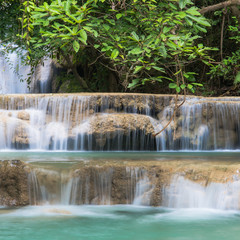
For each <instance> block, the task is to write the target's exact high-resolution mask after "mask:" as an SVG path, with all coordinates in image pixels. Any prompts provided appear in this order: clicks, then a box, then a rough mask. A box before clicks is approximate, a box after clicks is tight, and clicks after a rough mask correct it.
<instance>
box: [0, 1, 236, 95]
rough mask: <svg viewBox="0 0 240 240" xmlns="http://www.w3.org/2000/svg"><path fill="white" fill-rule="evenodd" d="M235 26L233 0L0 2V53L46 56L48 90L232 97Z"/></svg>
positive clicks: (37, 60) (35, 59)
mask: <svg viewBox="0 0 240 240" xmlns="http://www.w3.org/2000/svg"><path fill="white" fill-rule="evenodd" d="M239 21H240V0H229V1H219V0H203V1H198V0H195V1H194V0H193V1H191V0H169V1H166V0H85V1H79V0H78V1H77V0H67V1H64V0H48V1H41V0H27V1H23V0H8V1H4V0H2V1H1V2H0V39H1V45H2V48H1V50H0V51H1V52H2V54H6V52H10V51H19V52H20V49H24V50H25V51H24V52H25V54H24V55H23V61H24V62H25V63H26V64H29V65H31V67H32V72H31V73H33V72H34V69H35V67H36V66H37V65H38V64H44V59H47V58H51V59H53V61H54V65H55V68H56V69H57V77H56V79H55V80H54V81H55V90H54V91H56V92H83V91H87V92H89V91H90V92H142V93H145V92H147V93H177V94H182V93H184V94H192V93H194V94H197V95H202V96H228V95H240V48H239V42H240V31H239V28H240V25H239ZM26 80H27V81H31V75H29V78H28V79H26Z"/></svg>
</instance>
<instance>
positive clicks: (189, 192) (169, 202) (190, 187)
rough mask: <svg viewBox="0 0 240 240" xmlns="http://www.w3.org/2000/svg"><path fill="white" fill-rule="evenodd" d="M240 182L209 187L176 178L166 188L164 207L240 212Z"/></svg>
mask: <svg viewBox="0 0 240 240" xmlns="http://www.w3.org/2000/svg"><path fill="white" fill-rule="evenodd" d="M239 204H240V181H239V180H235V181H232V182H230V181H229V182H226V183H214V182H211V183H209V184H208V185H207V186H203V185H201V184H200V183H195V182H192V181H190V180H188V179H185V178H184V177H182V176H175V177H174V178H173V180H172V182H171V184H170V186H167V187H165V189H164V194H163V205H164V206H167V207H171V208H215V209H224V210H227V209H229V210H238V209H239V207H240V205H239Z"/></svg>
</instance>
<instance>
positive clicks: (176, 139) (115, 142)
mask: <svg viewBox="0 0 240 240" xmlns="http://www.w3.org/2000/svg"><path fill="white" fill-rule="evenodd" d="M121 98H124V96H123V97H121V96H119V97H118V96H117V95H116V96H114V98H113V97H108V96H100V95H98V96H92V95H89V96H87V95H84V96H81V95H77V94H75V95H63V96H61V95H44V96H42V95H26V96H24V97H20V96H17V95H13V96H7V95H5V96H3V97H2V98H1V99H0V119H1V123H0V130H1V131H0V137H1V139H2V141H1V143H0V149H1V150H4V149H31V150H34V149H38V150H63V151H66V150H81V151H84V150H100V151H112V150H115V151H116V150H117V151H121V150H132V151H134V150H135V151H136V150H141V151H146V150H157V151H162V150H164V151H166V150H197V151H199V150H219V149H228V150H230V149H236V148H240V134H239V131H240V121H239V119H238V116H239V115H240V108H239V103H238V102H237V101H228V102H227V101H226V102H225V103H224V104H218V103H215V102H213V103H204V102H202V103H201V102H199V103H197V104H190V103H192V101H193V100H192V99H191V100H189V102H186V105H184V107H182V109H181V112H180V115H181V116H182V117H180V118H179V120H178V122H177V123H175V122H173V123H172V124H171V125H172V126H173V125H174V124H176V125H177V127H176V130H174V128H173V127H171V126H169V127H168V128H167V129H166V131H165V132H163V133H162V134H160V135H159V136H157V137H156V138H154V137H152V136H151V134H149V133H147V130H146V129H152V130H151V131H152V132H151V131H150V133H152V134H153V133H156V132H158V131H160V130H161V129H162V127H163V126H164V125H165V124H166V122H167V119H168V118H169V114H170V113H171V112H172V108H170V107H165V108H164V109H163V111H162V112H160V113H159V114H158V115H157V116H156V115H154V111H152V112H151V111H150V110H149V109H150V107H152V108H154V107H155V106H154V105H150V103H149V102H150V100H151V101H152V100H153V102H154V101H155V100H154V98H153V97H151V96H148V95H146V96H143V97H142V105H141V106H137V105H136V106H135V105H130V106H128V105H126V106H125V107H124V108H122V109H120V108H119V106H118V102H119V101H120V99H121ZM126 98H127V96H126ZM128 98H129V99H130V98H133V99H134V96H131V97H128ZM99 101H100V102H101V105H98V104H96V103H97V102H99ZM115 104H116V106H115ZM126 104H128V102H126ZM129 104H130V103H129ZM148 104H149V105H148ZM142 106H145V107H144V108H142ZM122 107H123V106H122ZM156 107H157V106H156ZM207 109H210V110H208V111H210V112H211V113H209V114H210V116H214V117H212V118H210V117H209V115H207V114H206V111H207ZM119 114H121V115H119ZM124 114H125V115H124ZM120 116H121V118H120V119H119V117H120ZM140 118H141V119H142V120H141V121H142V123H143V124H147V125H146V127H145V125H141V124H139V123H138V121H139V119H140ZM158 118H159V120H158ZM208 118H210V119H208ZM129 119H131V120H129ZM175 131H176V132H175Z"/></svg>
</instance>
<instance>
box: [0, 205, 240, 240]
mask: <svg viewBox="0 0 240 240" xmlns="http://www.w3.org/2000/svg"><path fill="white" fill-rule="evenodd" d="M2 212H4V211H2ZM239 223H240V213H238V212H227V211H217V210H209V209H208V210H206V209H187V210H183V209H182V210H169V209H162V208H152V207H135V206H129V205H125V206H123V205H119V206H66V207H63V206H44V207H25V208H22V209H18V210H14V211H9V213H6V212H5V213H2V214H1V216H0V239H3V240H5V239H14V240H15V239H17V240H20V239H22V240H28V239H29V240H30V239H31V240H33V239H34V240H38V239H39V240H40V239H41V240H43V239H44V240H47V239H49V240H50V239H51V240H55V239H56V240H61V239H62V240H66V239H67V240H75V239H84V240H85V239H88V240H96V239H103V240H107V239H109V240H110V239H111V240H112V239H115V240H125V239H128V240H134V239H136V240H141V239H142V240H159V239H163V240H174V239H178V240H182V239H184V240H187V239H189V240H193V239H194V240H200V239H204V240H208V239H209V240H215V239H216V240H221V239H223V240H226V239H231V240H235V239H236V240H237V239H239V234H240V226H239Z"/></svg>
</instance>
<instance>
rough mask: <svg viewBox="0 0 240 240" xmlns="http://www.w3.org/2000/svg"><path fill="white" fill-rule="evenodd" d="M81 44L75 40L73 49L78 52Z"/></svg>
mask: <svg viewBox="0 0 240 240" xmlns="http://www.w3.org/2000/svg"><path fill="white" fill-rule="evenodd" d="M79 48H80V45H79V43H78V42H77V41H76V40H75V41H74V42H73V49H74V50H75V52H76V53H77V52H78V51H79Z"/></svg>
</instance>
